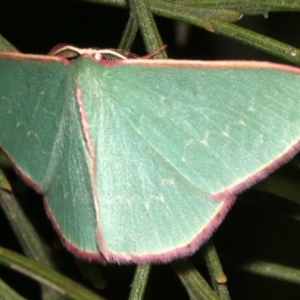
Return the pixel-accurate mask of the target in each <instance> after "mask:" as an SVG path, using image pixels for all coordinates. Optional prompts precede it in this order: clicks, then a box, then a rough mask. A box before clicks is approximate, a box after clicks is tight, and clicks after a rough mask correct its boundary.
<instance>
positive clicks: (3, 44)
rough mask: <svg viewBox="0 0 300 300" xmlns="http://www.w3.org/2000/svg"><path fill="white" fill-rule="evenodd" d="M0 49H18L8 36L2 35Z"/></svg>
mask: <svg viewBox="0 0 300 300" xmlns="http://www.w3.org/2000/svg"><path fill="white" fill-rule="evenodd" d="M0 50H8V51H18V50H17V49H16V48H15V47H14V46H13V45H12V44H11V43H10V42H9V41H8V40H7V39H6V38H4V37H3V36H2V35H0Z"/></svg>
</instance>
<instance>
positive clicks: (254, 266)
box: [237, 260, 300, 284]
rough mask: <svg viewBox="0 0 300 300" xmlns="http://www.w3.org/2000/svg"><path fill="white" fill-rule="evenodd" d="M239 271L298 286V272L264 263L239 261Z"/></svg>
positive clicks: (299, 280) (299, 273) (299, 279)
mask: <svg viewBox="0 0 300 300" xmlns="http://www.w3.org/2000/svg"><path fill="white" fill-rule="evenodd" d="M237 266H238V268H239V269H241V270H243V271H246V272H249V273H252V274H257V275H260V276H264V277H268V278H275V279H278V280H281V281H286V282H290V283H296V284H300V270H299V269H295V268H290V267H286V266H282V265H279V264H274V263H270V262H266V261H255V260H246V261H239V264H238V265H237Z"/></svg>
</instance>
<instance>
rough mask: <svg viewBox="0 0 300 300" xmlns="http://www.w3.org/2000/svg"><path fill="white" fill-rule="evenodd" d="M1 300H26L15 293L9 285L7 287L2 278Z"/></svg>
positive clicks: (0, 281) (0, 280)
mask: <svg viewBox="0 0 300 300" xmlns="http://www.w3.org/2000/svg"><path fill="white" fill-rule="evenodd" d="M0 299H2V300H6V299H7V300H26V299H25V298H23V297H22V296H20V295H19V294H18V293H17V292H15V291H14V290H13V289H12V288H11V287H10V286H9V285H7V284H6V283H5V282H4V281H3V280H2V279H1V278H0Z"/></svg>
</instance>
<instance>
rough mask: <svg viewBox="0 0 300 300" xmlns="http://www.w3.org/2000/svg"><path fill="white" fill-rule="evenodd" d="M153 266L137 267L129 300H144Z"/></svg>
mask: <svg viewBox="0 0 300 300" xmlns="http://www.w3.org/2000/svg"><path fill="white" fill-rule="evenodd" d="M150 270H151V265H139V266H137V267H136V271H135V274H134V279H133V283H132V288H131V291H130V296H129V300H142V299H144V294H145V291H146V287H147V282H148V278H149V274H150Z"/></svg>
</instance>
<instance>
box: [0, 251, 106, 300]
mask: <svg viewBox="0 0 300 300" xmlns="http://www.w3.org/2000/svg"><path fill="white" fill-rule="evenodd" d="M0 264H2V265H4V266H6V267H8V268H10V269H12V270H15V271H17V272H20V273H22V274H24V275H27V276H29V277H31V278H33V279H35V280H36V281H38V282H40V283H42V284H45V285H47V286H49V287H51V288H52V289H54V290H56V291H57V292H58V293H60V294H62V295H64V296H65V297H66V298H69V299H74V300H101V299H103V298H102V297H100V296H98V295H96V294H94V293H93V292H91V291H89V290H88V289H86V288H84V287H83V286H81V285H79V284H78V283H76V282H74V281H72V280H71V279H69V278H67V277H65V276H62V275H61V274H59V273H58V272H56V271H53V270H52V269H49V268H46V267H44V266H43V265H41V264H38V263H36V262H34V261H33V260H30V259H28V258H26V257H25V256H22V255H19V254H17V253H15V252H13V251H10V250H8V249H5V248H2V247H0Z"/></svg>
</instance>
